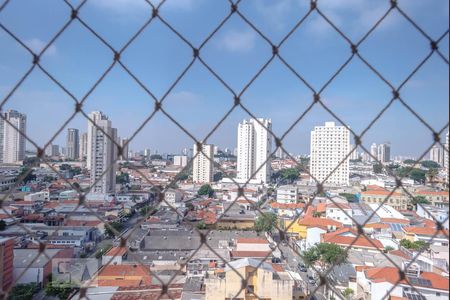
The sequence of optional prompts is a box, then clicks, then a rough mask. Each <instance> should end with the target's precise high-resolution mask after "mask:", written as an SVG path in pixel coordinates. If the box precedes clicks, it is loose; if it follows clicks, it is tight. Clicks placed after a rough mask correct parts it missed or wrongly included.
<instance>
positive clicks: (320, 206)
mask: <svg viewBox="0 0 450 300" xmlns="http://www.w3.org/2000/svg"><path fill="white" fill-rule="evenodd" d="M316 211H317V212H319V213H324V212H326V211H327V204H326V203H319V204H317V207H316Z"/></svg>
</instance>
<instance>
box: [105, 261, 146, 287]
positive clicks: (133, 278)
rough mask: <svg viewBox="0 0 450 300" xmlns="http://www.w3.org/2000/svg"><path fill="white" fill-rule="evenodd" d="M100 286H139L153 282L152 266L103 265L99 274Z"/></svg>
mask: <svg viewBox="0 0 450 300" xmlns="http://www.w3.org/2000/svg"><path fill="white" fill-rule="evenodd" d="M97 281H98V286H118V287H139V286H146V285H149V284H151V283H152V277H151V276H150V267H148V266H143V265H140V264H139V265H137V264H130V265H124V264H120V265H119V264H118V265H111V264H109V265H106V266H103V267H102V268H101V269H100V270H99V272H98V275H97Z"/></svg>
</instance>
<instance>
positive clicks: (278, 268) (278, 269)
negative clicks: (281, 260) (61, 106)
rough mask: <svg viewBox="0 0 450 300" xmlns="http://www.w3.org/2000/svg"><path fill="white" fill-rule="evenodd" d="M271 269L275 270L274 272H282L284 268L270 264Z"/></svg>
mask: <svg viewBox="0 0 450 300" xmlns="http://www.w3.org/2000/svg"><path fill="white" fill-rule="evenodd" d="M271 265H272V268H273V269H274V270H275V272H284V271H285V270H284V268H283V266H282V265H280V264H271Z"/></svg>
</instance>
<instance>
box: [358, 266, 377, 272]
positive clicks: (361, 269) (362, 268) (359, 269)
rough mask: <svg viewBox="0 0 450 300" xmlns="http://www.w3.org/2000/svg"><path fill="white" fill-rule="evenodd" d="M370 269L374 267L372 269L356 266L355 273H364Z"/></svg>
mask: <svg viewBox="0 0 450 300" xmlns="http://www.w3.org/2000/svg"><path fill="white" fill-rule="evenodd" d="M370 268H373V267H370V266H355V271H356V272H362V271H364V270H367V269H370Z"/></svg>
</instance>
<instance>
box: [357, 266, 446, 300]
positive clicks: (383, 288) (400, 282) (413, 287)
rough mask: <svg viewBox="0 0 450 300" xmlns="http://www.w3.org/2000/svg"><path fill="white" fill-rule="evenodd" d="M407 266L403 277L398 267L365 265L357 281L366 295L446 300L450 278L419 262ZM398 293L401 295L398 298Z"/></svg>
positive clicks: (382, 297) (373, 299)
mask: <svg viewBox="0 0 450 300" xmlns="http://www.w3.org/2000/svg"><path fill="white" fill-rule="evenodd" d="M413 266H414V270H413V268H410V269H408V270H404V271H405V273H406V277H405V278H404V279H402V278H401V277H400V272H399V269H398V268H396V267H381V268H374V267H368V268H361V269H359V270H358V271H359V272H357V282H358V284H359V286H360V287H361V288H362V291H361V292H363V293H364V295H365V299H371V300H381V299H386V297H387V296H388V295H389V296H390V299H431V300H441V299H442V300H444V299H448V296H449V291H448V290H449V283H448V278H446V277H444V276H441V275H438V274H435V273H431V272H422V271H421V270H420V267H419V266H418V265H417V264H413ZM395 297H397V298H395Z"/></svg>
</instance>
